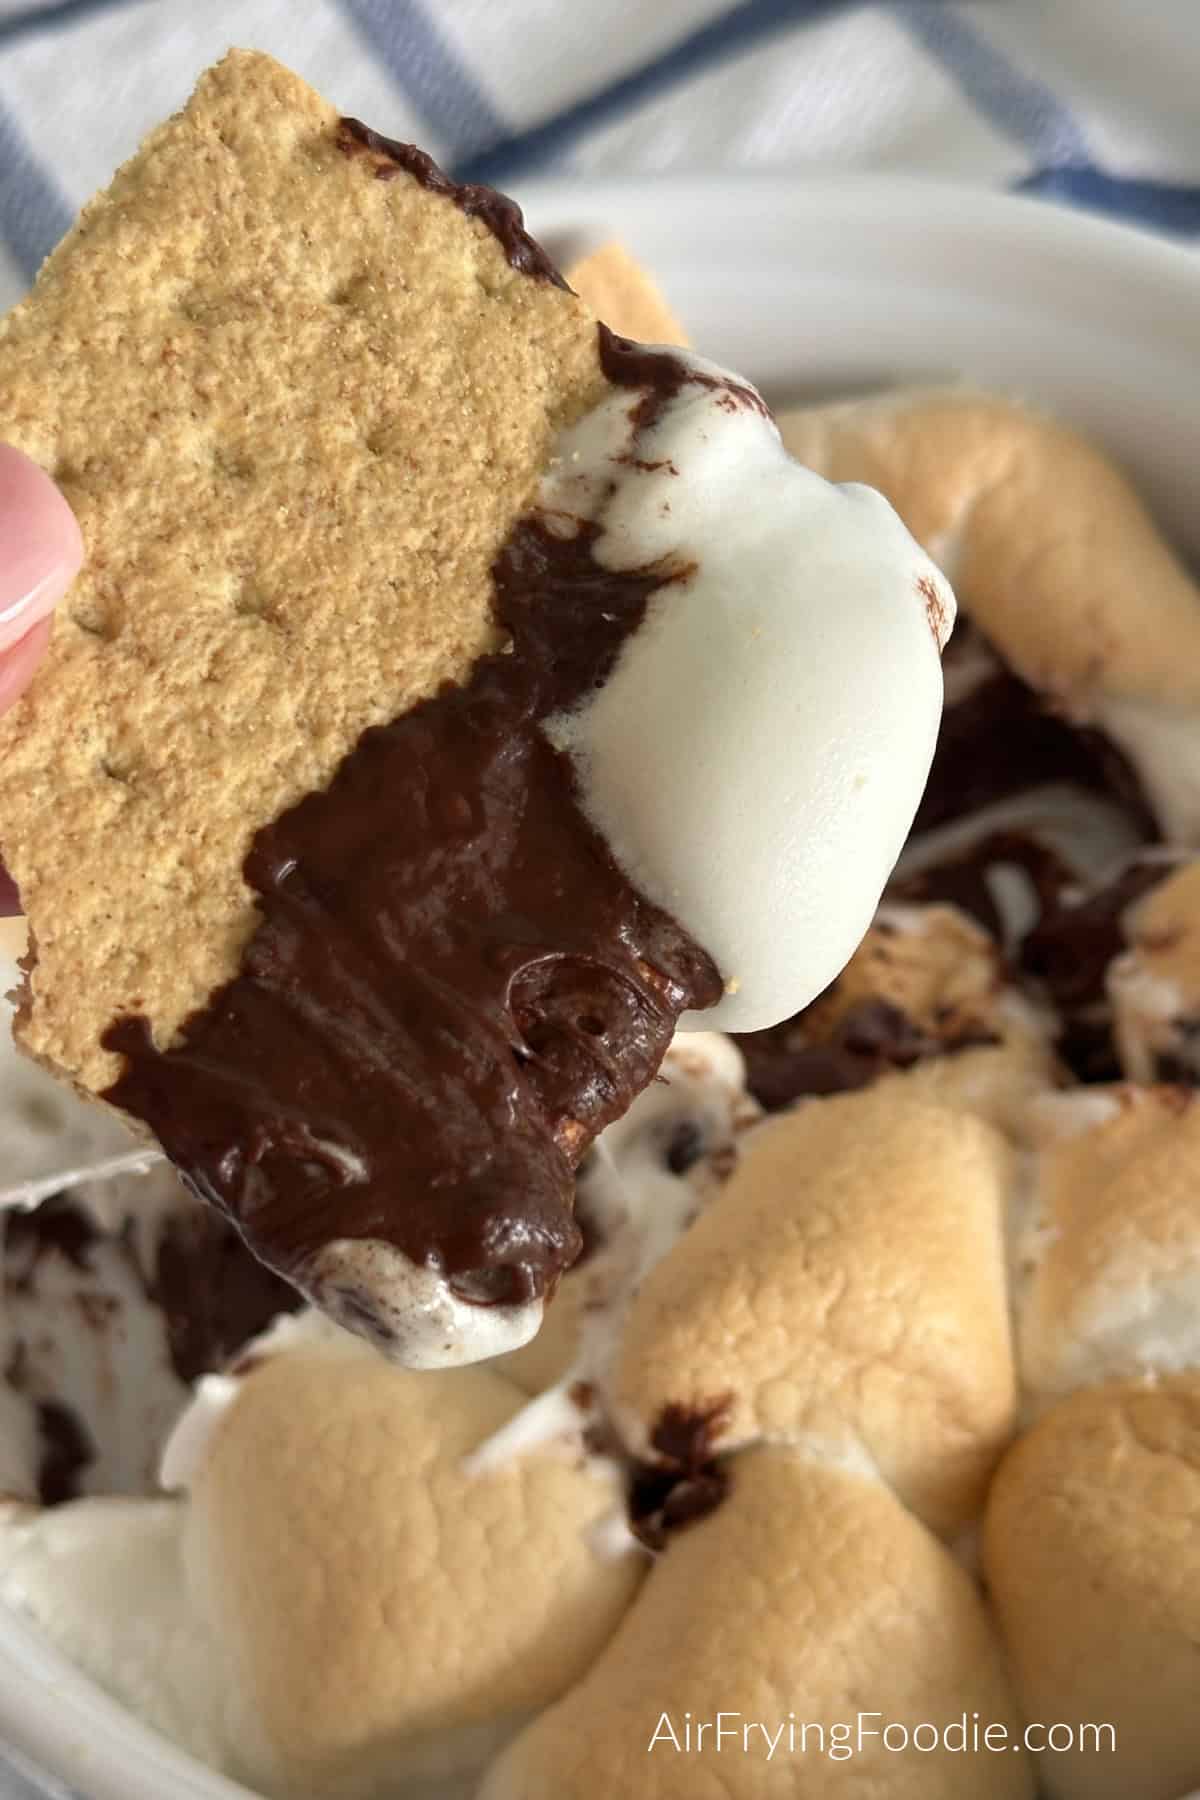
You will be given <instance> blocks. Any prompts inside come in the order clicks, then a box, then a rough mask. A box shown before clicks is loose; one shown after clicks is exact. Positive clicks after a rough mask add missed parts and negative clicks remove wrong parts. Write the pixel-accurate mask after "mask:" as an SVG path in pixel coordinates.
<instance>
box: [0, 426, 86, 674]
mask: <svg viewBox="0 0 1200 1800" xmlns="http://www.w3.org/2000/svg"><path fill="white" fill-rule="evenodd" d="M82 561H83V540H82V538H81V537H80V534H79V526H78V524H77V523H76V520H75V515H74V513H73V512H72V511H71V509H70V507H69V506H68V505H67V503H66V501H65V500H64V499H63V497H62V495H61V494H60V493H59V491H58V489H57V488H56V487H55V485H54V483H53V482H52V481H51V479H50V477H49V476H48V475H47V474H45V473H44V472H43V471H42V470H41V469H39V468H38V466H37V464H36V463H34V462H31V461H30V460H29V458H28V457H27V456H22V454H21V452H20V451H19V450H14V449H12V448H11V447H10V446H8V445H2V446H0V651H3V650H7V649H9V648H10V647H11V646H12V645H13V644H15V643H17V642H18V641H19V640H20V639H21V638H23V637H25V636H26V635H27V634H28V633H29V631H30V630H31V629H32V627H33V626H34V625H36V624H37V622H38V621H39V619H44V618H45V616H46V614H47V613H48V612H50V610H51V609H52V607H53V606H54V605H55V604H56V602H57V601H59V600H61V598H62V596H63V595H64V594H65V592H66V591H67V589H68V587H70V585H71V583H72V581H73V580H74V579H75V576H76V575H77V574H78V572H79V565H80V563H81V562H82Z"/></svg>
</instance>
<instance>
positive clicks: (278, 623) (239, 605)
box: [233, 582, 285, 631]
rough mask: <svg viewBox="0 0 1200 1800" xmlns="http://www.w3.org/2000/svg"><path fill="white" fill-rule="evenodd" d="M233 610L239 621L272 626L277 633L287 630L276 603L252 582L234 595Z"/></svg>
mask: <svg viewBox="0 0 1200 1800" xmlns="http://www.w3.org/2000/svg"><path fill="white" fill-rule="evenodd" d="M233 610H234V612H235V613H236V614H237V616H238V618H239V619H248V620H252V621H254V622H256V623H257V624H259V625H271V626H274V628H275V629H276V630H277V631H282V630H284V629H285V627H284V622H283V620H282V618H281V617H280V615H279V611H278V608H277V607H276V605H275V603H274V601H273V600H271V598H270V597H269V596H268V595H267V594H264V593H263V592H262V590H261V589H260V588H256V587H255V586H254V585H253V583H252V582H247V583H245V584H244V585H243V586H242V587H240V588H239V589H238V591H237V593H236V594H235V595H234V600H233Z"/></svg>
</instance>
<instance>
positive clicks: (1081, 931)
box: [1020, 857, 1194, 1081]
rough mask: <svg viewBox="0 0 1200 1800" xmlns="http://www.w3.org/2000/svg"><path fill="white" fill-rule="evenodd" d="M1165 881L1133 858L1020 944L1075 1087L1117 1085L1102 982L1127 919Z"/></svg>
mask: <svg viewBox="0 0 1200 1800" xmlns="http://www.w3.org/2000/svg"><path fill="white" fill-rule="evenodd" d="M1170 873H1171V865H1170V864H1169V863H1166V862H1164V861H1163V860H1162V859H1161V857H1150V858H1145V857H1141V858H1136V857H1135V858H1134V859H1133V860H1132V861H1131V862H1129V863H1127V864H1126V866H1125V867H1124V868H1123V869H1122V871H1121V873H1120V874H1119V875H1118V876H1116V877H1115V879H1113V880H1112V881H1110V882H1108V883H1107V884H1106V885H1105V886H1104V887H1102V888H1099V889H1097V890H1096V891H1094V892H1093V893H1091V894H1089V895H1088V896H1087V897H1086V898H1084V899H1079V900H1075V901H1074V902H1073V903H1072V902H1071V901H1070V900H1063V901H1062V902H1061V903H1060V904H1059V905H1057V906H1055V907H1052V908H1051V909H1050V910H1049V911H1048V912H1046V914H1045V915H1044V916H1043V918H1042V919H1041V920H1040V922H1039V923H1038V924H1037V925H1036V926H1035V927H1034V929H1033V930H1032V931H1031V932H1029V934H1028V935H1027V936H1026V937H1025V938H1024V939H1023V941H1022V943H1021V947H1020V963H1021V968H1022V971H1023V972H1024V973H1025V974H1026V975H1027V976H1032V977H1033V978H1034V979H1035V980H1036V981H1039V982H1040V983H1041V984H1042V986H1043V987H1044V989H1045V990H1046V993H1047V994H1048V995H1049V997H1050V999H1051V1000H1052V1001H1053V1002H1054V1005H1055V1007H1056V1008H1057V1010H1058V1014H1059V1017H1060V1019H1061V1020H1062V1032H1061V1035H1060V1038H1059V1041H1058V1052H1059V1055H1060V1056H1061V1057H1062V1059H1063V1061H1064V1062H1065V1063H1066V1064H1067V1066H1068V1067H1069V1068H1070V1069H1071V1070H1072V1072H1073V1073H1074V1074H1075V1075H1076V1077H1077V1078H1078V1079H1079V1080H1080V1081H1117V1080H1119V1079H1120V1078H1121V1074H1122V1069H1121V1062H1120V1058H1119V1056H1118V1055H1117V1051H1116V1046H1115V1044H1114V1043H1113V1038H1112V1019H1111V1009H1110V1007H1109V1004H1108V995H1107V990H1106V988H1105V975H1106V974H1107V971H1108V965H1109V964H1110V963H1111V961H1112V959H1113V957H1114V956H1119V955H1120V953H1121V951H1122V950H1124V949H1125V948H1126V947H1127V946H1126V938H1125V933H1124V931H1123V930H1122V926H1121V921H1122V919H1123V917H1124V915H1125V913H1126V911H1127V910H1128V908H1129V907H1131V906H1132V905H1133V904H1134V902H1135V901H1137V900H1140V899H1141V898H1142V896H1143V894H1148V893H1149V892H1150V890H1151V889H1152V888H1155V887H1157V886H1158V884H1159V883H1160V882H1161V881H1165V880H1166V878H1167V876H1168V875H1169V874H1170ZM1193 1079H1194V1078H1193Z"/></svg>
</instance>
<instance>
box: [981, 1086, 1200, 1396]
mask: <svg viewBox="0 0 1200 1800" xmlns="http://www.w3.org/2000/svg"><path fill="white" fill-rule="evenodd" d="M1042 1118H1043V1125H1044V1134H1045V1136H1046V1138H1047V1140H1048V1141H1047V1142H1046V1143H1045V1145H1044V1147H1043V1148H1042V1150H1041V1152H1040V1155H1039V1157H1038V1161H1037V1167H1036V1171H1035V1173H1034V1177H1033V1191H1032V1200H1031V1212H1030V1215H1029V1219H1028V1229H1029V1230H1030V1232H1031V1233H1033V1234H1034V1239H1035V1242H1034V1248H1033V1250H1032V1252H1031V1254H1030V1256H1029V1258H1028V1259H1027V1260H1028V1265H1029V1266H1028V1268H1027V1271H1026V1274H1025V1277H1024V1279H1023V1280H1022V1281H1021V1283H1020V1285H1019V1286H1018V1289H1017V1293H1016V1304H1017V1353H1018V1364H1019V1369H1020V1375H1021V1380H1022V1384H1023V1387H1024V1390H1025V1393H1026V1397H1027V1403H1028V1405H1029V1407H1030V1408H1031V1409H1032V1410H1034V1411H1038V1410H1040V1409H1042V1408H1044V1407H1045V1406H1047V1405H1049V1404H1051V1403H1052V1402H1053V1401H1055V1400H1056V1399H1058V1398H1060V1397H1061V1396H1062V1395H1064V1394H1068V1393H1070V1392H1072V1391H1073V1390H1074V1389H1076V1388H1080V1387H1087V1386H1092V1385H1094V1384H1096V1383H1098V1382H1104V1381H1110V1380H1113V1379H1115V1378H1119V1377H1121V1376H1125V1375H1133V1374H1137V1373H1147V1374H1150V1373H1158V1374H1166V1373H1171V1372H1174V1371H1177V1370H1183V1369H1189V1368H1200V1215H1198V1213H1197V1208H1196V1192H1197V1187H1198V1186H1200V1099H1197V1100H1194V1101H1193V1100H1191V1099H1190V1097H1189V1096H1188V1095H1187V1093H1186V1092H1185V1091H1184V1090H1181V1089H1179V1088H1165V1087H1158V1088H1138V1087H1132V1086H1128V1087H1117V1088H1109V1089H1083V1090H1080V1091H1077V1092H1075V1093H1068V1094H1063V1095H1061V1096H1059V1097H1058V1098H1057V1099H1056V1100H1055V1101H1054V1102H1053V1103H1052V1104H1051V1105H1049V1106H1045V1107H1043V1109H1042Z"/></svg>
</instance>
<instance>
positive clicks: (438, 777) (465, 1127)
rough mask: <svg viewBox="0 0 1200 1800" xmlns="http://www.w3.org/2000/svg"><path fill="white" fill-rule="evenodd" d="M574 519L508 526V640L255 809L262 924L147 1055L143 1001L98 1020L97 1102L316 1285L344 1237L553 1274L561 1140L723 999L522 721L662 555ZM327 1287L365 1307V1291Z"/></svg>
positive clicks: (270, 1252)
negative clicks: (264, 813)
mask: <svg viewBox="0 0 1200 1800" xmlns="http://www.w3.org/2000/svg"><path fill="white" fill-rule="evenodd" d="M597 530H598V528H597V527H595V526H593V525H581V526H580V529H579V531H578V533H577V534H576V535H575V536H573V537H570V538H564V537H561V536H558V535H556V534H555V533H554V532H552V531H550V530H549V529H548V528H547V527H546V526H545V525H544V524H543V523H542V522H540V521H539V520H538V519H537V518H536V517H532V516H531V517H527V518H524V519H522V520H521V521H519V522H518V524H517V526H516V527H515V529H514V531H513V532H512V534H511V536H510V538H509V540H508V542H507V543H506V545H505V547H504V549H503V551H502V552H501V554H500V556H499V558H498V560H497V562H496V564H495V567H494V570H493V575H494V586H495V598H494V611H495V616H496V619H497V622H498V624H499V625H500V626H501V627H502V628H503V629H504V630H505V631H506V632H507V633H508V634H509V635H510V637H511V649H510V652H509V653H507V654H506V653H498V654H495V655H490V656H486V657H483V658H481V659H480V660H479V662H477V663H476V665H475V667H474V669H473V671H472V674H471V677H470V679H469V681H468V682H467V683H465V684H464V685H463V686H461V687H451V686H447V687H446V688H444V689H443V691H442V692H441V693H439V694H438V695H437V696H436V697H434V698H432V699H429V700H426V701H423V702H422V703H420V704H419V705H417V706H415V707H413V708H412V709H411V710H410V711H409V712H407V713H405V714H404V715H402V716H401V717H400V718H398V719H396V720H394V721H393V722H392V723H390V724H388V725H384V726H379V727H376V728H373V729H371V730H369V731H367V732H365V733H364V734H363V736H362V738H361V739H360V740H359V742H358V744H357V745H356V746H355V748H354V749H353V751H351V753H350V754H349V755H348V756H347V757H346V758H345V759H344V760H343V762H342V763H341V765H340V766H339V768H338V769H337V771H336V773H335V774H334V777H333V780H332V782H331V783H330V786H329V788H328V789H327V790H325V791H324V792H321V793H314V794H310V795H308V796H307V797H306V798H305V799H303V800H301V801H300V802H299V803H298V804H297V805H295V806H293V807H292V808H291V809H290V810H289V811H287V812H285V813H284V814H283V815H282V816H281V817H280V818H278V819H276V820H275V821H274V822H273V823H271V824H269V825H267V826H265V827H263V829H261V830H260V831H259V832H258V833H257V835H256V837H255V838H254V841H253V843H252V846H251V849H250V852H249V854H248V856H247V858H246V862H245V865H244V870H245V876H246V880H247V882H248V883H249V885H250V886H251V887H252V888H253V889H254V890H255V891H256V893H257V894H258V895H259V900H258V902H257V905H258V909H259V913H260V915H261V916H260V922H259V924H258V926H257V929H256V930H255V932H254V934H253V936H252V938H251V940H250V942H249V944H248V945H247V947H246V949H245V951H244V952H243V955H242V959H241V964H240V968H239V971H238V973H237V974H236V975H235V977H234V978H233V979H232V980H231V981H229V982H227V983H226V984H225V985H224V986H223V987H222V988H220V989H219V990H218V991H217V992H216V993H214V994H213V995H212V996H211V997H210V999H209V1001H208V1003H207V1004H206V1005H205V1006H204V1007H202V1008H200V1009H199V1010H198V1011H197V1012H195V1013H193V1014H192V1015H191V1017H190V1018H189V1019H187V1020H186V1021H185V1022H184V1024H183V1026H182V1028H181V1029H180V1031H179V1032H178V1034H177V1037H176V1041H175V1042H174V1044H173V1045H172V1046H171V1047H170V1048H169V1049H167V1050H165V1051H159V1050H157V1049H156V1048H155V1046H154V1043H153V1040H152V1037H151V1033H150V1027H149V1024H148V1022H147V1021H146V1020H145V1019H144V1018H140V1017H133V1016H131V1017H126V1018H122V1019H119V1020H117V1021H116V1022H115V1023H114V1024H113V1025H112V1026H111V1027H110V1028H109V1029H108V1031H107V1032H106V1033H105V1036H104V1040H103V1041H104V1044H105V1047H106V1048H108V1049H110V1050H115V1051H118V1052H120V1053H122V1054H123V1055H124V1056H125V1058H126V1059H127V1060H126V1065H125V1069H124V1071H123V1073H122V1074H121V1075H120V1077H119V1078H118V1079H117V1081H116V1082H114V1084H113V1085H112V1087H110V1088H109V1089H108V1091H107V1094H106V1096H105V1097H106V1098H107V1099H109V1100H111V1101H112V1102H114V1104H116V1105H117V1106H120V1107H122V1108H124V1109H125V1110H126V1111H127V1112H131V1113H133V1114H135V1115H136V1116H137V1117H138V1118H141V1119H144V1120H145V1121H146V1122H147V1124H149V1125H150V1126H151V1128H152V1129H153V1131H154V1133H155V1135H156V1136H157V1137H158V1139H159V1140H160V1142H161V1143H162V1145H163V1147H164V1149H165V1150H166V1151H167V1154H168V1155H169V1156H170V1158H171V1160H172V1162H174V1163H175V1164H176V1165H177V1166H178V1167H179V1169H180V1170H181V1172H182V1173H183V1175H184V1178H185V1180H186V1181H187V1182H188V1183H189V1185H190V1186H191V1187H192V1188H193V1189H194V1191H195V1192H196V1193H197V1194H199V1195H200V1196H201V1197H202V1198H204V1199H206V1200H209V1201H211V1202H213V1204H215V1205H216V1206H218V1207H220V1208H221V1209H222V1210H224V1211H225V1212H226V1213H227V1214H228V1215H229V1216H230V1217H231V1218H232V1219H233V1220H234V1221H235V1222H236V1224H237V1226H238V1229H239V1230H240V1231H241V1233H242V1234H243V1236H244V1237H245V1239H246V1241H247V1243H248V1244H249V1245H250V1247H251V1249H253V1250H254V1252H255V1254H256V1255H258V1256H261V1257H262V1259H263V1260H264V1261H265V1262H267V1263H268V1264H270V1265H271V1266H272V1267H273V1268H275V1269H277V1270H278V1271H279V1272H280V1273H281V1274H283V1275H284V1276H285V1277H286V1278H287V1279H289V1280H291V1281H293V1282H294V1283H295V1284H296V1286H298V1287H299V1288H301V1289H302V1290H303V1291H306V1292H308V1293H310V1294H311V1295H312V1297H314V1298H316V1299H318V1300H320V1299H321V1291H320V1282H319V1279H318V1278H317V1276H316V1275H315V1274H314V1269H313V1263H314V1258H315V1257H317V1255H318V1254H319V1252H320V1251H321V1250H322V1249H323V1248H324V1247H325V1246H326V1245H328V1244H329V1243H330V1242H331V1241H334V1240H344V1239H382V1240H383V1241H385V1242H386V1243H388V1244H391V1245H394V1246H396V1247H397V1248H399V1249H400V1250H401V1251H403V1253H404V1254H405V1255H406V1256H407V1257H408V1258H409V1259H410V1260H411V1261H412V1262H413V1263H415V1264H416V1265H418V1266H419V1267H427V1268H432V1269H434V1270H435V1271H438V1272H441V1273H444V1274H445V1275H447V1276H448V1277H449V1280H450V1285H451V1288H452V1289H453V1290H454V1291H455V1292H456V1293H458V1294H459V1296H460V1297H461V1298H463V1299H465V1300H468V1301H473V1302H477V1303H481V1304H486V1303H490V1302H517V1301H524V1300H528V1299H531V1298H533V1297H534V1296H538V1295H543V1294H546V1293H548V1292H550V1291H552V1289H553V1287H554V1284H555V1282H556V1281H557V1279H558V1277H559V1275H560V1274H561V1273H562V1271H563V1270H564V1269H565V1268H568V1267H569V1266H570V1265H571V1263H572V1262H573V1261H574V1260H575V1258H576V1256H577V1255H578V1253H579V1248H580V1234H579V1231H578V1228H577V1227H576V1225H575V1223H574V1220H573V1218H572V1212H571V1203H572V1192H573V1172H574V1169H575V1167H576V1165H577V1164H578V1162H579V1159H580V1157H581V1156H582V1154H583V1152H584V1150H585V1149H586V1148H587V1146H588V1145H589V1144H590V1142H591V1141H592V1139H593V1138H594V1137H595V1136H596V1134H597V1133H598V1132H599V1131H600V1130H601V1129H602V1127H603V1126H604V1125H606V1124H608V1123H609V1121H610V1120H612V1119H615V1118H617V1117H618V1116H619V1115H620V1114H621V1113H623V1112H624V1111H625V1110H626V1108H627V1107H628V1106H629V1104H630V1103H631V1101H632V1100H633V1099H634V1097H635V1095H637V1094H638V1093H639V1092H640V1091H641V1090H642V1088H644V1087H645V1086H646V1084H647V1083H648V1082H649V1081H650V1080H651V1079H652V1077H653V1076H654V1074H655V1072H656V1071H657V1069H658V1065H659V1063H660V1061H661V1059H662V1056H663V1053H664V1051H665V1050H666V1048H667V1045H668V1043H669V1042H670V1039H671V1035H672V1031H673V1028H674V1025H675V1021H676V1020H677V1018H678V1017H679V1015H680V1013H682V1012H684V1011H685V1010H687V1009H689V1008H703V1007H707V1006H711V1005H713V1004H714V1003H715V1002H716V1000H717V999H718V998H719V997H720V994H721V991H722V984H721V979H720V976H719V974H718V972H717V970H716V968H715V967H714V965H713V963H712V961H711V959H710V958H709V957H708V956H707V955H706V953H705V952H704V951H703V950H702V949H701V948H700V947H699V946H698V945H697V944H695V943H694V942H693V941H692V940H691V939H690V938H689V937H688V936H687V934H686V933H685V932H684V931H683V929H682V928H681V927H680V926H679V925H678V924H677V923H676V922H675V921H674V920H673V919H671V918H670V917H669V916H668V915H667V914H666V913H664V912H661V911H660V910H659V909H658V908H656V907H654V906H652V905H651V904H650V903H649V902H648V901H647V900H645V899H644V898H643V897H642V896H641V895H640V894H639V893H638V892H637V890H636V889H635V888H633V887H632V886H631V885H630V883H629V882H628V881H627V880H626V878H625V876H624V875H623V874H622V873H621V871H620V869H619V868H618V867H617V864H616V862H615V861H614V859H613V857H612V855H611V854H610V852H609V850H608V848H607V846H606V844H605V843H604V841H603V839H602V838H601V837H600V836H599V835H598V833H597V832H596V831H595V830H594V829H593V828H592V826H591V825H590V824H589V823H588V821H587V820H586V818H585V817H584V815H583V813H582V811H581V809H580V807H579V804H578V801H577V797H576V793H575V784H574V777H573V772H572V767H571V764H570V762H569V760H568V759H567V758H566V757H565V756H563V755H562V754H560V753H559V752H558V751H557V750H555V749H553V748H552V747H551V745H550V743H549V742H548V740H547V739H546V737H545V736H544V735H543V733H542V732H541V731H540V730H539V729H538V725H539V721H541V720H543V719H545V718H547V717H548V716H550V715H551V714H554V713H557V712H560V711H561V710H563V709H564V708H567V707H570V706H571V705H572V704H574V703H575V702H577V701H579V700H580V699H582V698H583V696H584V695H586V694H588V693H589V692H591V691H592V690H593V689H594V688H595V687H597V686H598V685H600V684H601V683H602V682H603V681H604V679H605V678H606V676H607V675H608V674H609V672H610V670H611V669H612V667H613V665H614V663H615V661H616V658H617V656H618V654H619V653H620V650H621V648H622V645H623V644H624V642H625V640H626V638H627V637H628V636H629V634H630V633H631V632H633V631H634V630H636V628H637V626H638V624H639V623H640V621H641V619H642V617H643V614H644V612H645V608H646V603H647V601H648V599H649V596H650V595H651V594H652V593H654V592H655V591H656V590H657V589H659V588H660V587H662V586H663V585H665V584H666V583H668V582H672V581H685V580H686V579H687V572H686V571H682V570H671V569H664V568H658V567H656V568H652V569H645V570H641V571H637V572H630V573H614V572H612V571H610V570H607V569H604V568H602V567H601V566H600V565H599V564H598V563H597V562H596V561H595V559H594V557H593V555H592V546H593V543H594V541H595V538H596V535H597ZM328 1298H329V1296H328V1295H327V1296H326V1299H327V1300H328ZM336 1300H337V1310H338V1311H339V1315H340V1316H341V1317H343V1319H344V1320H345V1322H347V1323H349V1322H351V1321H350V1318H349V1317H348V1316H347V1315H348V1313H353V1314H354V1318H355V1322H357V1323H360V1324H361V1325H362V1327H363V1328H365V1329H368V1330H370V1329H372V1328H373V1326H376V1325H377V1323H378V1321H377V1318H376V1319H375V1320H373V1319H372V1317H371V1314H372V1310H373V1309H372V1303H371V1298H370V1296H369V1295H354V1294H350V1293H348V1292H347V1291H344V1290H342V1289H339V1292H338V1294H337V1296H336ZM351 1303H353V1304H351Z"/></svg>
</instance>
